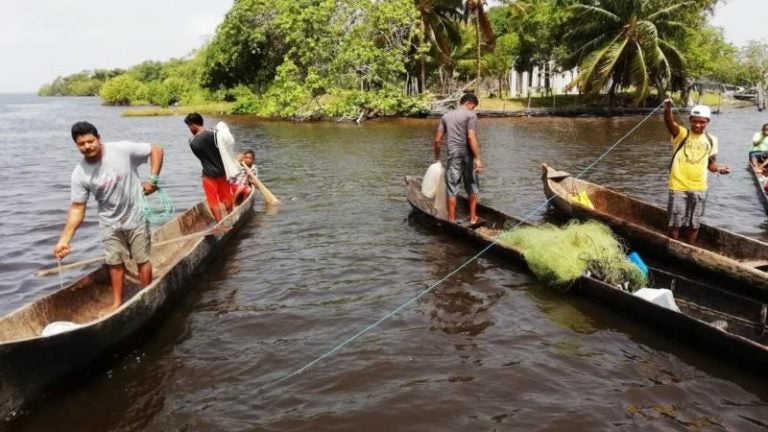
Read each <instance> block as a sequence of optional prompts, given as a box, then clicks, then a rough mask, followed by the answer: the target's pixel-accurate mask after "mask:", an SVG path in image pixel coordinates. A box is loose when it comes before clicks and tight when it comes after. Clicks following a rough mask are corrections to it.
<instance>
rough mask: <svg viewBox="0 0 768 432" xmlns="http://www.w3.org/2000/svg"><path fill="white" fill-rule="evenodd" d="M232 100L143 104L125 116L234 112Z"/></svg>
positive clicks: (126, 111) (129, 110)
mask: <svg viewBox="0 0 768 432" xmlns="http://www.w3.org/2000/svg"><path fill="white" fill-rule="evenodd" d="M233 105H234V104H233V103H232V102H211V103H207V104H199V105H184V106H175V107H168V108H162V107H157V106H151V105H148V106H141V107H135V108H130V109H127V110H125V111H123V116H124V117H156V116H172V115H186V114H189V113H191V112H197V113H200V114H204V115H221V114H229V113H231V112H232V106H233Z"/></svg>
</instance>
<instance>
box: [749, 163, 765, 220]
mask: <svg viewBox="0 0 768 432" xmlns="http://www.w3.org/2000/svg"><path fill="white" fill-rule="evenodd" d="M747 170H749V172H750V174H751V175H752V180H754V181H755V186H757V196H758V197H759V198H760V202H761V203H762V204H763V207H764V208H765V211H766V212H768V192H766V190H765V187H766V186H768V176H766V175H765V172H762V173H758V172H755V170H754V169H752V164H751V163H747Z"/></svg>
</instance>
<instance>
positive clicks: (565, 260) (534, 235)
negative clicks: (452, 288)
mask: <svg viewBox="0 0 768 432" xmlns="http://www.w3.org/2000/svg"><path fill="white" fill-rule="evenodd" d="M500 241H501V242H503V243H506V244H508V245H510V246H513V247H515V248H517V249H520V250H522V251H523V256H524V257H525V261H526V262H527V264H528V267H529V268H530V269H531V271H533V273H534V274H535V275H536V277H538V278H539V279H540V280H542V281H543V282H545V283H548V284H550V285H553V286H555V287H558V288H561V289H568V288H570V286H571V285H572V284H573V282H575V281H576V280H577V279H578V278H579V276H581V275H582V274H584V272H585V271H587V270H589V272H591V273H592V275H593V276H594V277H596V278H598V279H600V280H602V281H604V282H607V283H609V284H612V285H619V286H622V287H627V288H628V289H630V290H632V291H634V290H636V289H639V288H642V287H645V286H647V283H648V280H647V277H646V276H645V275H644V274H643V272H641V271H640V269H639V268H638V267H637V266H635V265H634V264H632V263H631V262H630V261H629V260H628V259H627V255H626V248H625V247H624V245H623V244H622V243H621V242H620V241H619V239H618V238H617V237H616V236H615V235H614V234H613V232H612V231H611V229H610V228H608V227H607V226H605V225H603V224H601V223H600V222H596V221H587V222H583V223H582V222H579V221H571V222H570V223H568V224H567V225H565V226H563V227H558V226H555V225H552V224H543V225H539V226H531V227H517V228H515V229H513V230H510V231H507V232H506V233H505V234H504V235H503V236H502V238H501V240H500Z"/></svg>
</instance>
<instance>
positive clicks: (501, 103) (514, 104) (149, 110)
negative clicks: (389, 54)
mask: <svg viewBox="0 0 768 432" xmlns="http://www.w3.org/2000/svg"><path fill="white" fill-rule="evenodd" d="M672 100H673V101H674V103H675V105H676V106H678V107H684V106H686V104H685V103H683V102H682V101H680V98H679V96H677V97H675V96H673V97H672ZM691 100H693V101H694V102H696V101H700V102H699V103H703V104H705V105H709V106H711V107H713V108H717V107H721V106H749V105H751V104H752V103H751V102H748V101H740V100H736V99H733V98H726V97H722V96H721V95H720V94H717V93H707V92H705V93H703V94H702V95H701V97H699V95H698V94H697V93H692V94H691ZM325 102H327V101H325ZM614 105H615V107H617V108H618V107H629V106H632V104H631V101H630V99H629V98H628V97H627V96H626V95H620V96H617V98H616V101H615V102H614ZM234 106H235V103H234V102H211V103H207V104H196V105H185V106H175V107H168V108H162V107H157V106H151V105H142V106H136V107H133V108H130V109H127V110H125V111H123V116H125V117H153V116H172V115H186V114H188V113H191V112H198V113H200V114H204V115H221V114H231V113H232V109H233V107H234ZM605 106H606V98H605V95H564V94H561V95H556V96H531V97H518V98H499V97H482V96H481V97H480V105H479V107H478V109H481V110H483V111H499V112H505V111H519V110H524V109H528V108H554V109H558V108H559V109H567V108H590V107H591V108H603V107H605ZM641 107H642V105H641ZM645 107H646V108H655V106H651V105H650V104H646V106H645Z"/></svg>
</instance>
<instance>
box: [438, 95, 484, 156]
mask: <svg viewBox="0 0 768 432" xmlns="http://www.w3.org/2000/svg"><path fill="white" fill-rule="evenodd" d="M438 130H440V131H441V132H443V133H444V134H445V143H446V147H447V148H448V158H449V159H451V158H463V157H464V156H466V155H467V154H468V153H469V145H468V140H467V133H468V132H469V131H470V130H477V114H475V112H474V111H470V110H468V109H466V108H464V106H463V105H462V106H460V107H459V108H457V109H455V110H453V111H450V112H447V113H445V114H444V115H443V118H442V119H440V126H438Z"/></svg>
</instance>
